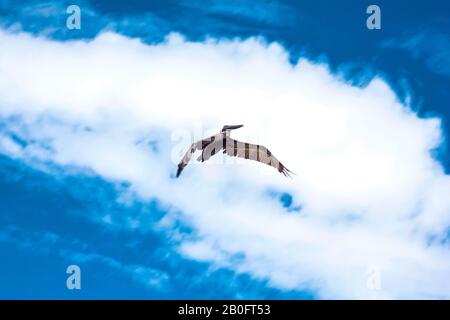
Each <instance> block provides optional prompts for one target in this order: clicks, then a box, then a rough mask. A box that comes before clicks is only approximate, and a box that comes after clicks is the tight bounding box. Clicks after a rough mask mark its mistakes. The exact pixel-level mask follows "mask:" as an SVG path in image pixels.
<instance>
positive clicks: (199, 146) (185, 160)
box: [177, 140, 203, 178]
mask: <svg viewBox="0 0 450 320" xmlns="http://www.w3.org/2000/svg"><path fill="white" fill-rule="evenodd" d="M202 142H203V140H199V141H197V142H194V143H193V144H192V145H191V147H190V148H189V149H188V151H186V153H185V154H184V156H183V158H182V159H181V161H180V163H178V169H177V178H178V177H179V176H180V174H181V171H183V169H184V167H186V166H187V164H188V163H189V160H191V158H192V155H193V154H194V152H195V150H201V149H202Z"/></svg>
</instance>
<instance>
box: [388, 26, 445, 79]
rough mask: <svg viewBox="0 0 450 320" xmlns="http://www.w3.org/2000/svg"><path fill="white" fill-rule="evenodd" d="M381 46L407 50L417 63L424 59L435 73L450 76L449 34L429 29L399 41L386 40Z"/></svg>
mask: <svg viewBox="0 0 450 320" xmlns="http://www.w3.org/2000/svg"><path fill="white" fill-rule="evenodd" d="M447 28H448V26H447ZM381 45H382V47H384V48H397V49H402V50H406V51H407V52H409V53H410V54H411V56H412V57H413V58H414V59H415V60H416V61H419V60H420V59H423V60H424V61H425V64H426V66H427V67H428V68H429V69H430V70H431V71H432V72H433V73H436V74H441V75H446V76H450V55H449V52H450V36H449V35H448V34H445V33H441V32H440V31H435V30H432V29H428V30H422V31H418V32H416V33H413V34H410V35H408V36H405V37H401V38H398V39H387V40H384V41H383V42H382V44H381Z"/></svg>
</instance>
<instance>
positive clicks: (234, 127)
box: [228, 124, 244, 130]
mask: <svg viewBox="0 0 450 320" xmlns="http://www.w3.org/2000/svg"><path fill="white" fill-rule="evenodd" d="M243 126H244V125H243V124H239V125H237V126H229V127H228V130H234V129H239V128H242V127H243Z"/></svg>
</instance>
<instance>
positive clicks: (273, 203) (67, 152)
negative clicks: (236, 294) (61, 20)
mask: <svg viewBox="0 0 450 320" xmlns="http://www.w3.org/2000/svg"><path fill="white" fill-rule="evenodd" d="M0 47H1V48H2V50H1V51H0V70H1V72H0V115H1V116H2V117H3V118H7V117H11V116H19V117H21V120H20V121H18V123H19V124H17V123H16V124H15V125H14V126H12V125H11V128H10V129H11V130H12V131H15V132H16V133H17V134H20V135H21V136H23V137H24V138H26V139H28V140H29V141H31V142H30V143H29V144H28V145H27V146H26V147H21V146H19V145H13V144H11V142H9V141H8V140H5V139H6V138H2V141H3V142H2V143H1V144H0V148H1V149H0V150H1V151H2V152H4V153H10V152H12V153H13V154H14V156H18V155H20V157H22V158H24V159H27V160H30V159H39V160H45V161H52V162H54V163H56V164H59V165H64V166H73V165H75V166H79V167H84V168H87V169H89V170H93V171H94V172H96V173H97V174H99V175H101V176H103V177H104V178H106V179H111V180H125V181H129V182H130V183H131V185H132V188H133V189H134V190H135V191H136V192H137V193H138V194H139V196H141V197H144V198H147V197H157V198H158V199H159V200H160V201H161V202H162V203H163V204H165V205H166V206H167V207H168V208H170V211H171V212H172V213H174V212H177V211H182V214H183V219H184V220H186V221H189V223H190V224H191V225H192V226H193V227H194V228H195V229H196V231H197V234H198V240H197V242H192V239H190V240H189V242H185V243H182V244H181V246H180V248H179V250H180V252H182V253H183V254H185V255H186V256H187V257H190V258H192V259H198V260H203V261H209V262H213V263H215V264H217V265H219V266H220V265H221V266H225V267H227V268H231V269H233V270H235V271H237V272H248V273H249V274H251V275H252V276H254V277H256V278H264V279H268V280H269V283H270V284H271V285H272V286H274V287H277V288H281V289H311V290H314V291H315V292H316V293H317V294H318V296H319V297H324V298H440V297H445V298H450V289H449V288H450V280H449V277H448V274H449V272H450V252H449V250H448V248H447V245H446V244H445V245H444V244H443V240H444V239H445V238H446V236H447V228H448V226H449V223H450V200H449V199H450V198H449V197H448V196H447V195H448V194H449V192H450V178H449V177H448V176H447V175H445V174H444V172H443V169H442V167H441V165H440V164H439V163H438V162H437V161H436V160H434V159H433V158H432V157H431V155H430V150H432V149H433V148H436V147H437V146H439V144H440V142H441V139H442V137H441V134H442V133H441V129H440V122H439V121H438V120H437V119H421V118H418V116H417V115H416V114H414V113H413V112H412V111H411V110H410V109H409V107H408V106H405V105H402V104H401V103H400V102H399V101H398V100H397V98H396V96H395V93H394V92H393V91H392V89H390V87H389V86H388V85H387V84H386V83H385V82H384V81H383V80H382V79H374V80H373V81H372V82H371V83H370V84H369V85H368V86H367V87H366V88H358V87H353V86H350V85H349V84H346V83H344V82H342V81H341V80H339V79H338V78H337V77H335V76H333V75H331V74H330V72H329V71H328V69H327V68H326V66H325V65H315V64H313V63H311V62H309V61H306V60H300V61H299V62H298V63H297V64H296V65H295V66H292V65H290V64H289V63H288V60H287V53H286V52H285V51H284V49H283V48H282V47H280V46H279V45H277V44H265V43H264V42H263V41H262V40H261V39H254V38H251V39H248V40H245V41H244V40H235V41H226V40H221V41H216V40H208V41H206V42H204V43H190V42H186V41H184V40H183V38H181V37H180V36H178V35H172V36H170V37H169V39H168V41H167V42H166V43H161V44H158V45H153V46H149V45H145V44H142V43H141V42H140V41H138V40H135V39H128V38H125V37H122V36H119V35H117V34H112V33H104V34H102V35H100V36H99V37H97V38H96V39H94V40H93V41H89V42H85V41H68V42H54V41H51V40H48V39H45V38H34V37H32V36H30V35H27V34H23V33H21V34H9V33H7V32H4V31H1V32H0ZM240 123H243V124H245V127H244V128H242V129H239V130H237V131H236V132H233V136H234V137H235V138H238V139H240V140H246V141H249V142H258V143H262V144H264V145H266V146H267V147H269V149H271V151H272V152H273V153H274V154H275V155H276V156H277V157H278V158H279V159H280V160H281V161H282V162H283V163H284V164H285V165H286V166H287V167H288V168H289V169H291V170H292V171H294V172H295V173H296V176H295V177H294V178H293V179H292V180H289V179H285V178H284V177H283V176H282V175H280V174H279V173H278V172H276V171H275V170H273V168H270V167H266V166H263V165H261V164H259V163H256V162H248V161H247V162H245V161H244V162H239V163H236V162H235V161H234V160H233V161H231V163H223V162H222V163H220V165H219V164H218V163H217V161H216V163H214V161H211V162H212V163H210V164H205V165H201V166H196V165H193V164H192V165H190V166H188V167H187V168H186V169H185V171H184V172H183V175H182V176H181V178H180V179H174V178H173V174H174V172H175V170H176V163H174V161H175V160H178V157H175V159H172V158H173V157H174V155H173V153H174V150H178V151H180V150H183V151H184V147H187V145H188V144H189V143H190V142H191V141H182V143H181V142H180V141H173V140H172V139H173V138H176V137H182V136H183V135H186V134H190V133H195V134H196V137H197V138H200V136H202V135H206V134H207V133H212V132H214V131H218V130H219V129H220V128H221V127H222V125H223V124H240ZM202 128H203V132H202V130H201V129H202ZM152 145H153V146H154V148H155V149H156V151H155V150H154V148H152ZM180 146H181V147H180ZM19 147H20V148H22V150H18V149H17V148H19ZM11 150H12V151H11ZM177 156H180V155H177ZM217 157H218V158H219V159H220V157H221V155H218V156H217ZM219 162H220V161H219ZM267 190H278V191H280V192H289V193H290V194H292V195H293V201H294V204H295V205H301V207H302V210H301V211H300V212H298V213H297V212H288V211H287V210H286V209H285V208H283V206H282V205H281V203H280V202H279V201H278V200H277V199H273V198H271V197H268V196H267ZM170 214H171V213H168V215H170ZM167 221H170V219H167ZM161 225H163V224H161ZM169 225H170V224H169ZM136 226H137V228H139V224H137V225H136ZM166 227H167V225H166ZM169 234H170V232H169ZM430 239H434V240H433V241H431V240H430ZM186 241H187V240H186ZM236 256H240V257H241V258H240V259H235V257H236ZM372 266H376V267H377V268H379V270H380V272H381V273H380V277H381V282H380V283H381V288H380V290H370V288H368V287H367V277H368V274H367V270H368V268H371V267H372Z"/></svg>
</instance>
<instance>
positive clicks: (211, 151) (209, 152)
mask: <svg viewBox="0 0 450 320" xmlns="http://www.w3.org/2000/svg"><path fill="white" fill-rule="evenodd" d="M240 127H242V125H238V126H224V127H223V129H222V131H221V132H220V133H218V134H216V135H213V136H211V137H208V138H206V139H202V140H199V141H197V142H195V143H193V144H192V145H191V147H190V148H189V150H188V151H187V152H186V154H185V155H184V157H183V158H182V159H181V161H180V163H179V164H178V170H177V178H178V177H179V176H180V174H181V172H182V171H183V169H184V167H186V166H187V164H188V163H189V161H190V160H191V157H192V155H193V154H194V153H195V151H196V150H201V151H202V153H201V155H200V156H199V157H198V158H197V161H200V162H204V161H206V160H208V159H209V158H211V157H212V156H213V155H215V154H216V153H218V152H220V151H223V153H225V154H227V155H228V156H232V157H240V158H244V159H249V160H255V161H258V162H262V163H265V164H267V165H270V166H272V167H274V168H276V169H277V170H278V171H279V172H281V173H282V174H284V175H285V176H289V173H292V172H291V171H289V170H288V169H287V168H286V167H285V166H284V165H283V164H282V163H281V162H280V161H278V159H277V158H275V156H273V155H272V153H271V152H270V151H269V150H268V149H267V148H266V147H264V146H261V145H257V144H251V143H246V142H241V141H238V140H235V139H232V138H231V137H230V131H231V130H233V129H238V128H240Z"/></svg>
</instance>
